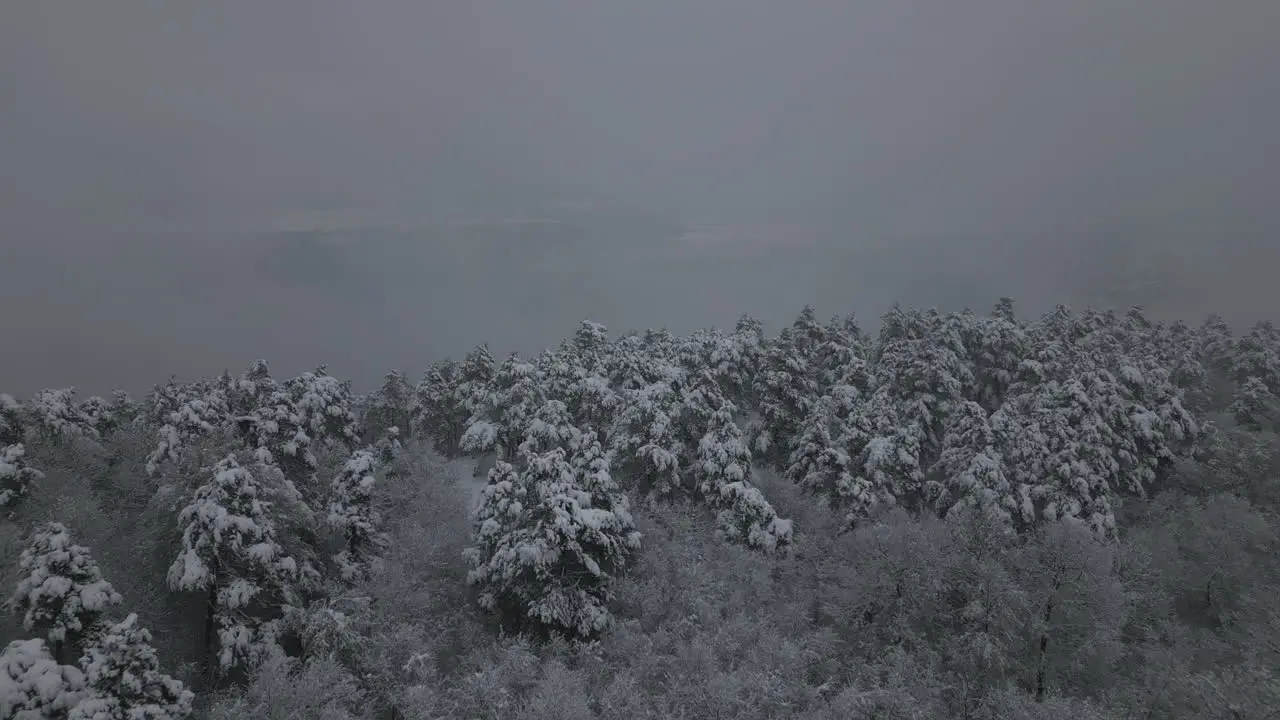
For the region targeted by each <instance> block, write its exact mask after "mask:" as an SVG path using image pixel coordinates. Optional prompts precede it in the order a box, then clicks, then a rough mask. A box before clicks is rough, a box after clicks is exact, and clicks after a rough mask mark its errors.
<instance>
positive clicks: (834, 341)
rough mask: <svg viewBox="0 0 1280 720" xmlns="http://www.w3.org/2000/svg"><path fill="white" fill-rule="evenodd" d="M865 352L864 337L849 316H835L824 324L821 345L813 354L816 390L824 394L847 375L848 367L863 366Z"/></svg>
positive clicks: (866, 347) (867, 351)
mask: <svg viewBox="0 0 1280 720" xmlns="http://www.w3.org/2000/svg"><path fill="white" fill-rule="evenodd" d="M868 353H869V347H868V343H867V338H866V336H865V334H863V332H862V328H860V327H858V321H857V318H856V317H855V316H854V315H852V314H850V315H846V316H844V317H840V316H836V317H833V318H832V319H831V321H830V322H828V323H827V326H826V328H825V329H824V332H823V334H822V341H821V343H820V344H819V345H818V346H817V347H815V348H814V351H813V372H814V379H815V380H816V382H817V384H818V391H819V392H820V393H824V394H825V393H826V392H827V391H828V390H830V389H831V388H832V387H834V386H835V385H836V384H837V383H840V382H841V381H842V380H844V378H845V376H846V375H848V374H849V371H850V366H851V365H854V364H865V362H866V357H867V355H868Z"/></svg>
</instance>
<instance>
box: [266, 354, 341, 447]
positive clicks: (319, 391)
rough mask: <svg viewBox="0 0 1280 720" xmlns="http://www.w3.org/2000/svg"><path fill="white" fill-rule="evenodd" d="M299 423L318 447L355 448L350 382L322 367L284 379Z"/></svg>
mask: <svg viewBox="0 0 1280 720" xmlns="http://www.w3.org/2000/svg"><path fill="white" fill-rule="evenodd" d="M284 386H285V388H286V389H287V390H288V392H289V395H290V397H291V399H292V400H293V406H294V408H296V412H297V415H298V423H299V425H301V427H302V428H303V430H304V431H305V432H306V433H307V435H308V436H310V438H311V440H312V442H313V443H315V444H316V445H317V446H323V447H330V446H335V445H337V446H341V447H346V448H351V447H354V446H355V444H356V442H357V440H358V438H357V435H356V419H355V414H354V413H353V412H352V410H351V407H352V401H351V384H350V383H349V382H346V381H343V380H339V379H337V378H335V377H333V376H332V375H329V373H328V372H327V371H326V370H325V368H324V366H320V367H318V368H316V369H315V370H314V371H313V372H306V373H303V374H301V375H299V376H298V377H295V378H292V379H290V380H288V381H287V382H285V384H284Z"/></svg>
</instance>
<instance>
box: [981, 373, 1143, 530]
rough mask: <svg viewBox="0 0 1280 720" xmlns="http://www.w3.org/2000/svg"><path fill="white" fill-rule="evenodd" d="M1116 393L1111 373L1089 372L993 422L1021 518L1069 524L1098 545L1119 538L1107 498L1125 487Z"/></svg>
mask: <svg viewBox="0 0 1280 720" xmlns="http://www.w3.org/2000/svg"><path fill="white" fill-rule="evenodd" d="M1117 393H1118V390H1117V388H1116V383H1115V382H1114V379H1113V378H1111V377H1110V375H1109V373H1106V372H1105V371H1090V372H1087V373H1081V374H1080V375H1079V376H1078V377H1076V378H1073V379H1069V380H1067V381H1065V382H1061V383H1060V382H1056V381H1052V382H1049V383H1046V384H1044V385H1042V386H1039V388H1038V389H1037V391H1036V392H1027V393H1023V394H1021V395H1019V396H1018V397H1017V398H1016V399H1015V400H1013V401H1011V402H1006V403H1005V405H1004V407H1002V408H1001V409H1000V410H999V411H997V412H996V414H995V415H993V416H992V418H991V423H992V427H993V429H994V430H995V432H996V436H997V438H999V447H998V450H999V452H1000V453H1001V455H1002V457H1003V458H1004V459H1005V461H1006V463H1007V469H1008V472H1009V475H1008V476H1009V478H1010V479H1011V480H1012V481H1013V482H1014V483H1015V485H1016V487H1017V490H1016V491H1015V492H1016V495H1015V497H1017V498H1019V499H1020V500H1021V502H1020V513H1021V514H1022V515H1024V516H1025V515H1027V514H1032V515H1033V516H1034V517H1035V518H1036V520H1037V521H1044V522H1054V521H1056V520H1060V519H1071V520H1074V521H1078V522H1082V523H1085V524H1086V525H1087V526H1088V527H1089V528H1090V529H1091V530H1092V531H1093V532H1094V534H1095V535H1096V536H1098V537H1099V538H1101V539H1109V538H1114V533H1115V516H1114V513H1113V511H1112V508H1111V500H1110V496H1111V493H1112V492H1113V491H1114V489H1115V488H1117V487H1118V486H1119V485H1120V483H1121V482H1123V477H1124V476H1123V475H1122V473H1121V464H1120V462H1119V460H1118V457H1117V453H1118V450H1117V449H1118V448H1122V447H1123V444H1124V440H1125V438H1124V437H1123V435H1122V434H1121V433H1120V432H1118V431H1117V430H1116V428H1115V427H1114V426H1113V425H1112V422H1110V421H1113V420H1114V419H1115V415H1114V413H1113V412H1112V410H1113V409H1114V408H1115V407H1116V400H1117V397H1118V395H1117ZM1125 452H1130V453H1131V452H1132V450H1131V449H1130V450H1126V451H1125ZM1132 491H1133V492H1140V488H1134V489H1133V490H1132ZM1027 499H1029V500H1030V501H1031V503H1032V504H1033V505H1034V509H1033V511H1032V512H1028V509H1027V508H1026V507H1025V505H1026V502H1025V501H1026V500H1027Z"/></svg>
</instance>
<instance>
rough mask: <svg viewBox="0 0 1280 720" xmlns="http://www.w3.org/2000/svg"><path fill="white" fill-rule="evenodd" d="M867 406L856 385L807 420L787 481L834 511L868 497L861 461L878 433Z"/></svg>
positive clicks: (840, 388) (832, 395)
mask: <svg viewBox="0 0 1280 720" xmlns="http://www.w3.org/2000/svg"><path fill="white" fill-rule="evenodd" d="M865 403H866V401H865V399H864V398H863V396H862V394H861V392H860V391H859V390H858V389H857V388H855V387H854V386H852V385H845V384H840V385H836V386H835V387H833V388H831V391H830V392H828V393H827V394H826V395H824V396H823V397H822V398H820V399H819V400H818V402H817V404H816V405H815V406H814V408H813V410H812V411H811V412H810V413H809V416H808V417H807V418H805V422H804V425H803V426H802V427H801V430H800V434H799V435H798V436H797V437H796V440H795V443H794V447H793V448H792V451H791V456H790V458H789V460H788V464H787V468H786V470H785V471H784V472H783V477H785V478H786V479H788V480H790V481H791V482H793V483H795V484H797V485H798V486H800V488H801V489H803V490H804V491H805V492H808V493H812V494H814V495H817V496H818V497H819V498H820V499H821V500H822V502H824V503H825V504H827V505H828V506H831V507H843V506H845V505H847V504H848V503H849V502H851V501H852V500H853V498H854V497H856V496H858V495H860V494H862V493H863V491H862V490H860V489H859V485H860V483H865V482H866V481H865V480H864V479H861V478H860V477H859V476H860V475H861V474H862V469H861V467H860V465H859V464H858V460H859V459H860V458H861V457H862V451H863V449H864V448H865V447H866V445H867V443H868V442H869V441H870V440H871V438H872V437H873V435H874V432H875V431H874V428H873V427H872V426H871V424H870V422H871V418H869V417H867V415H866V413H865V408H864V407H863V406H864V405H865Z"/></svg>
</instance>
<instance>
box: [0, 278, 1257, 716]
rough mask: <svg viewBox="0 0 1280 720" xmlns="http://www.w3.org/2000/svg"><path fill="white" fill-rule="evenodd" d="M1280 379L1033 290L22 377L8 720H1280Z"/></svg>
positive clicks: (1, 543)
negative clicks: (841, 312)
mask: <svg viewBox="0 0 1280 720" xmlns="http://www.w3.org/2000/svg"><path fill="white" fill-rule="evenodd" d="M424 362H425V361H424ZM1277 396H1280V330H1277V328H1276V327H1275V326H1274V325H1272V324H1271V323H1269V322H1260V323H1258V324H1256V325H1253V326H1252V327H1249V328H1244V329H1233V328H1232V327H1231V326H1230V325H1229V324H1228V323H1227V322H1226V321H1225V320H1224V319H1223V318H1222V317H1219V316H1216V315H1211V316H1209V318H1208V319H1207V320H1204V321H1203V322H1200V321H1199V320H1196V321H1194V323H1187V322H1164V321H1158V320H1156V319H1153V318H1151V317H1149V316H1148V315H1147V314H1146V313H1145V312H1144V311H1143V310H1142V309H1141V308H1138V307H1135V308H1132V309H1129V310H1127V311H1110V310H1094V309H1085V310H1073V309H1072V308H1069V307H1066V306H1058V307H1056V308H1055V309H1053V310H1051V311H1050V312H1048V313H1047V314H1045V315H1043V316H1041V317H1036V318H1023V317H1020V316H1019V315H1018V314H1017V312H1016V311H1015V305H1014V303H1013V301H1012V300H1010V299H1007V298H1005V299H1001V300H999V301H998V302H997V303H996V304H995V306H994V308H993V309H992V310H990V311H989V312H987V313H985V314H983V313H975V312H971V311H968V310H966V311H963V312H943V311H940V310H937V309H926V308H920V309H917V308H903V307H898V306H895V307H893V308H892V309H891V310H890V311H889V312H887V313H886V314H885V315H884V316H883V317H882V318H880V322H879V327H878V329H877V330H876V331H875V332H868V331H866V330H864V329H863V328H862V327H861V326H860V324H859V321H858V319H857V318H856V317H855V316H854V315H847V316H838V317H835V318H833V319H831V320H830V321H826V322H823V321H821V320H820V319H819V318H818V316H817V314H816V312H815V311H814V310H813V308H811V307H807V306H806V307H805V308H804V309H803V310H802V311H801V312H800V314H799V316H798V317H797V318H796V319H795V320H794V322H793V323H792V324H790V325H789V326H787V327H785V328H783V329H781V330H780V332H778V333H777V334H776V335H770V334H768V333H766V331H765V329H764V327H763V326H762V324H761V323H760V322H758V321H756V320H754V319H753V318H751V317H748V316H743V317H742V318H741V320H739V321H738V323H737V324H736V326H735V327H733V328H732V329H723V328H711V329H706V330H701V331H696V332H693V333H690V334H688V335H687V336H676V335H674V334H672V333H670V332H668V331H666V330H662V329H651V330H646V331H643V332H628V333H625V334H621V335H617V336H611V335H610V334H609V333H608V332H607V330H606V328H604V327H603V326H602V325H600V324H598V323H596V322H593V321H590V320H584V321H583V322H582V323H581V325H580V327H578V328H577V329H576V331H574V332H573V333H572V334H571V335H569V336H568V337H566V338H565V339H564V340H563V341H562V342H561V343H559V345H557V346H556V347H553V348H549V349H547V350H545V351H543V352H541V353H538V354H536V355H532V356H530V357H522V356H521V355H519V354H512V355H510V356H508V357H505V358H495V357H494V356H493V354H492V353H491V352H490V350H489V348H488V347H487V346H485V345H481V346H478V347H476V348H474V349H473V350H471V351H470V352H469V353H467V354H466V355H465V356H464V357H463V358H462V359H460V360H442V361H438V362H435V363H434V364H432V365H431V366H430V367H429V368H428V369H427V370H426V372H425V373H424V374H423V375H422V376H421V377H420V379H419V378H416V377H415V378H414V379H411V377H410V376H407V375H406V374H404V373H402V372H400V371H392V372H389V373H388V374H387V375H386V377H385V380H384V381H383V382H382V384H381V387H380V388H379V389H377V390H376V391H374V392H371V393H369V394H367V395H356V394H354V393H353V392H352V389H351V384H350V383H349V382H347V381H344V380H341V379H339V378H337V377H335V376H334V375H331V374H330V373H329V371H328V370H327V369H326V368H325V367H323V366H321V367H318V368H316V369H315V370H314V371H311V372H305V373H302V374H301V375H298V376H296V377H290V378H280V377H274V376H273V375H272V373H271V371H270V369H269V366H268V363H267V362H266V361H263V360H259V361H256V362H254V363H253V364H252V365H251V366H250V367H248V368H247V369H245V370H244V371H242V372H239V373H238V374H237V373H233V372H231V371H227V372H224V373H223V374H221V375H220V376H217V377H211V378H203V379H201V378H179V377H176V376H175V377H171V378H170V379H168V380H167V381H166V382H163V383H161V384H158V385H156V386H155V387H154V388H153V389H152V390H151V391H150V392H149V393H147V394H146V396H145V397H142V398H140V399H137V400H135V399H133V398H131V397H130V396H129V394H128V393H126V392H124V391H117V392H115V393H113V394H112V395H111V396H110V397H88V398H81V397H79V396H78V395H77V393H76V391H75V389H74V388H60V389H49V390H43V391H40V392H36V393H33V394H31V395H30V396H29V397H24V398H15V397H12V396H10V395H0V509H2V511H3V513H4V517H3V519H0V548H3V549H2V550H0V553H2V554H0V557H2V558H3V566H2V567H0V584H2V585H3V589H2V591H0V598H3V599H5V600H6V602H5V607H4V612H3V618H0V646H3V647H4V650H3V654H2V655H0V718H15V719H21V720H45V719H58V720H71V719H74V720H162V719H169V718H174V719H180V718H188V717H190V718H210V719H218V720H248V719H251V718H253V719H258V718H262V719H267V720H284V719H286V718H288V719H294V718H296V719H298V720H302V719H304V718H305V719H308V720H310V719H319V720H348V719H355V718H360V719H370V720H372V719H375V718H376V719H379V720H381V719H388V720H390V719H395V720H428V719H444V718H457V719H459V720H470V719H472V718H495V719H496V718H520V719H528V720H541V719H547V720H550V719H552V718H555V719H557V720H587V719H589V718H600V719H611V720H612V719H617V720H623V719H629V718H690V719H694V718H697V719H703V718H707V719H710V718H746V719H752V718H759V719H760V720H765V719H770V720H772V719H775V718H804V719H813V720H819V719H830V720H836V719H837V718H840V719H845V718H885V719H888V718H894V719H897V718H901V719H904V720H905V719H907V718H971V719H975V720H978V719H989V720H995V719H997V718H1009V719H1013V720H1024V719H1025V720H1033V719H1034V720H1050V719H1053V720H1057V719H1062V720H1067V719H1068V718H1069V719H1070V720H1092V719H1094V718H1203V719H1206V720H1208V719H1217V718H1222V719H1224V720H1225V719H1241V720H1243V719H1249V720H1262V719H1264V718H1280V434H1278V433H1280V399H1278V397H1277Z"/></svg>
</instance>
